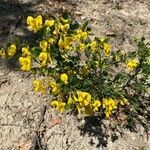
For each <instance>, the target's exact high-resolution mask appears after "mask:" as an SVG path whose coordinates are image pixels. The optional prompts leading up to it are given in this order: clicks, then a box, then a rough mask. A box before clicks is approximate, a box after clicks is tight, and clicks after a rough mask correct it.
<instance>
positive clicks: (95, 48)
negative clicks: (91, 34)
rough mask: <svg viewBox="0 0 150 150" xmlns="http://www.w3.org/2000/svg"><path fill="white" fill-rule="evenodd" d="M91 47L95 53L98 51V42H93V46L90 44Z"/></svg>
mask: <svg viewBox="0 0 150 150" xmlns="http://www.w3.org/2000/svg"><path fill="white" fill-rule="evenodd" d="M90 46H91V49H92V50H93V51H96V50H97V42H96V41H92V42H91V44H90Z"/></svg>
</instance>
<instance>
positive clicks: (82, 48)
mask: <svg viewBox="0 0 150 150" xmlns="http://www.w3.org/2000/svg"><path fill="white" fill-rule="evenodd" d="M27 28H28V30H29V31H32V32H33V33H34V34H36V35H37V40H36V41H35V43H33V44H32V45H29V44H19V43H17V44H16V43H15V42H13V43H9V44H8V45H7V47H6V48H2V49H1V51H0V56H1V57H2V58H3V59H5V58H12V57H14V56H15V55H17V52H18V51H20V53H21V54H20V53H19V58H18V61H19V64H20V67H21V70H23V71H32V72H33V73H35V74H40V75H41V76H42V78H40V79H36V80H34V82H33V86H34V91H36V92H40V93H41V94H46V93H47V94H50V95H52V98H51V101H50V104H51V106H52V107H55V108H56V109H57V110H59V111H60V112H63V111H64V110H66V111H70V110H72V111H73V112H76V113H80V114H85V115H94V114H99V115H105V116H106V117H107V118H109V117H110V116H112V115H113V114H115V113H116V112H117V111H118V110H119V109H120V108H121V109H126V108H130V107H132V109H133V107H134V106H135V105H134V104H135V103H136V102H137V103H138V102H139V101H138V100H136V101H135V100H134V98H135V97H134V94H139V95H144V94H145V93H146V92H148V78H149V69H148V68H149V62H150V61H149V55H150V47H149V44H148V43H145V42H144V39H141V40H140V41H136V43H137V44H138V48H137V50H136V51H131V52H128V53H127V52H125V51H123V50H121V51H120V50H119V51H115V50H111V45H110V43H109V39H108V38H106V37H95V38H94V39H93V38H92V36H91V35H92V30H91V28H90V27H89V26H88V22H87V21H85V22H84V23H83V24H82V25H80V24H79V23H77V22H75V21H73V20H71V19H70V18H69V17H68V16H67V15H66V14H64V15H62V17H59V18H54V17H53V18H50V19H48V20H44V19H43V17H42V16H41V15H39V16H37V17H35V18H34V17H32V16H28V17H27Z"/></svg>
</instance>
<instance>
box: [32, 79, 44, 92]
mask: <svg viewBox="0 0 150 150" xmlns="http://www.w3.org/2000/svg"><path fill="white" fill-rule="evenodd" d="M33 86H34V91H35V92H41V93H42V94H44V93H45V87H44V85H43V84H42V83H41V82H40V81H38V80H34V82H33Z"/></svg>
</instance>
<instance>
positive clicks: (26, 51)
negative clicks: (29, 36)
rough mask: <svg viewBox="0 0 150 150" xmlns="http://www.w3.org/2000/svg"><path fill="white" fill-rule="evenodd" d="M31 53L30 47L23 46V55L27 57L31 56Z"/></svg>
mask: <svg viewBox="0 0 150 150" xmlns="http://www.w3.org/2000/svg"><path fill="white" fill-rule="evenodd" d="M29 55H31V53H30V51H29V49H28V48H26V47H23V48H22V56H24V57H26V56H29Z"/></svg>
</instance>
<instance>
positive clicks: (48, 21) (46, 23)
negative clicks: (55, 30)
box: [44, 20, 55, 27]
mask: <svg viewBox="0 0 150 150" xmlns="http://www.w3.org/2000/svg"><path fill="white" fill-rule="evenodd" d="M54 23H55V21H54V20H45V23H44V25H45V26H47V27H52V26H53V25H54Z"/></svg>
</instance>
